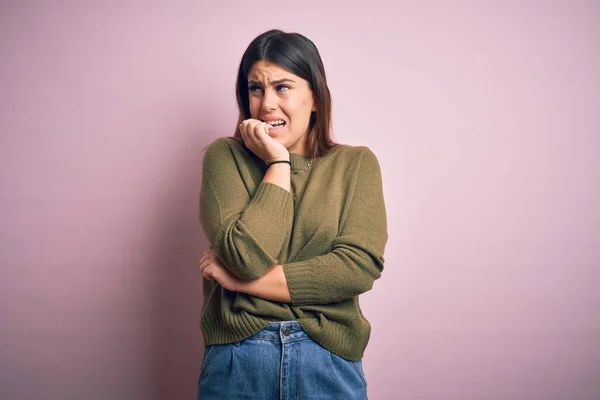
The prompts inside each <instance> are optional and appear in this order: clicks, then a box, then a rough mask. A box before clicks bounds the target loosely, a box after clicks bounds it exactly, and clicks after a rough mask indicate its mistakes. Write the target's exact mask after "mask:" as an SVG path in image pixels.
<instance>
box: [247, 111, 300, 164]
mask: <svg viewBox="0 0 600 400" xmlns="http://www.w3.org/2000/svg"><path fill="white" fill-rule="evenodd" d="M270 128H271V125H269V124H267V123H266V122H262V121H260V120H258V119H254V118H250V119H247V120H244V121H242V123H241V124H240V126H239V129H240V133H241V134H242V139H243V140H244V144H245V145H246V147H248V148H249V149H250V150H251V151H252V152H253V153H254V154H256V155H257V156H258V157H259V158H260V159H261V160H263V161H264V162H265V163H268V162H270V161H276V160H289V159H290V153H289V152H288V149H286V148H285V146H284V145H283V144H281V143H279V142H278V141H277V140H275V139H273V138H272V137H271V136H270V135H269V129H270Z"/></svg>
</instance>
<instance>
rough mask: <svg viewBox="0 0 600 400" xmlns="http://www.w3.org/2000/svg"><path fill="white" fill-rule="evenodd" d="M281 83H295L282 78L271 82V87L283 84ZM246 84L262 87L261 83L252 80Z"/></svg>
mask: <svg viewBox="0 0 600 400" xmlns="http://www.w3.org/2000/svg"><path fill="white" fill-rule="evenodd" d="M283 82H293V83H296V82H295V81H293V80H291V79H290V78H282V79H278V80H276V81H273V82H271V85H279V84H280V83H283ZM248 84H249V85H262V82H259V81H254V80H252V81H248Z"/></svg>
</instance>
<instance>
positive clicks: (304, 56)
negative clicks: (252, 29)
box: [234, 29, 337, 158]
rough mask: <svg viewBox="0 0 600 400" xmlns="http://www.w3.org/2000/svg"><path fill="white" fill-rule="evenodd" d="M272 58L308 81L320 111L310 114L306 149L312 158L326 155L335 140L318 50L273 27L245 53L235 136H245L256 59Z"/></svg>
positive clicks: (307, 41)
mask: <svg viewBox="0 0 600 400" xmlns="http://www.w3.org/2000/svg"><path fill="white" fill-rule="evenodd" d="M261 60H265V61H269V62H272V63H274V64H277V65H278V66H280V67H281V68H283V69H285V70H287V71H289V72H291V73H293V74H294V75H297V76H299V77H301V78H303V79H305V80H307V81H308V84H309V87H310V89H311V91H312V93H313V96H314V99H315V106H316V109H317V111H313V112H312V114H311V115H310V121H309V132H308V135H307V149H308V156H309V157H312V158H314V157H319V156H322V155H325V154H327V153H328V152H329V151H330V150H331V149H332V148H334V147H336V145H337V144H336V143H335V142H334V141H333V139H332V137H331V94H330V92H329V87H328V86H327V79H326V77H325V68H324V67H323V61H322V60H321V56H320V55H319V50H317V47H316V46H315V45H314V43H313V42H312V41H311V40H310V39H308V38H307V37H305V36H303V35H301V34H299V33H286V32H283V31H281V30H278V29H272V30H269V31H267V32H264V33H262V34H260V35H259V36H257V37H256V38H255V39H254V40H252V42H251V43H250V44H249V45H248V48H247V49H246V51H245V52H244V55H243V56H242V61H241V62H240V67H239V69H238V76H237V81H236V89H235V93H236V98H237V104H238V109H239V113H240V114H239V118H238V123H237V126H236V130H235V134H234V138H237V139H238V140H239V141H240V142H241V139H242V136H241V133H240V131H239V125H240V124H241V123H242V121H244V120H246V119H248V118H251V114H250V99H249V96H248V72H249V71H250V69H251V68H252V66H253V65H254V63H256V62H257V61H261Z"/></svg>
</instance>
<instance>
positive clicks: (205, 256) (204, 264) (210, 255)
mask: <svg viewBox="0 0 600 400" xmlns="http://www.w3.org/2000/svg"><path fill="white" fill-rule="evenodd" d="M215 258H216V253H215V251H214V250H213V249H208V250H206V251H205V252H204V253H202V257H201V258H200V261H199V265H200V266H199V270H200V273H201V274H202V275H203V276H204V277H205V278H206V279H208V280H213V279H214V277H213V275H212V269H211V268H209V266H210V264H211V263H212V262H213V260H214V259H215Z"/></svg>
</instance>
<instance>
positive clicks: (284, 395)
mask: <svg viewBox="0 0 600 400" xmlns="http://www.w3.org/2000/svg"><path fill="white" fill-rule="evenodd" d="M366 398H367V383H366V381H365V376H364V373H363V369H362V361H349V360H346V359H344V358H341V357H339V356H337V355H335V354H334V353H332V352H330V351H329V350H327V349H325V348H324V347H322V346H321V345H319V344H318V343H316V342H314V341H313V340H312V339H311V338H310V337H309V336H308V335H307V334H306V332H304V331H303V330H302V328H301V327H300V324H298V322H296V321H284V322H272V323H270V324H269V325H268V326H267V327H266V328H264V329H262V330H261V331H259V332H257V333H255V334H254V335H252V336H250V337H249V338H247V339H244V340H242V341H241V342H237V343H231V344H217V345H210V346H207V347H206V348H205V350H204V361H203V362H202V367H201V369H200V376H199V378H198V400H214V399H223V400H225V399H228V400H238V399H252V400H261V399H264V400H291V399H294V400H295V399H307V400H309V399H310V400H312V399H315V400H316V399H320V400H321V399H322V400H325V399H331V400H333V399H336V400H353V399H357V400H358V399H360V400H363V399H366Z"/></svg>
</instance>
